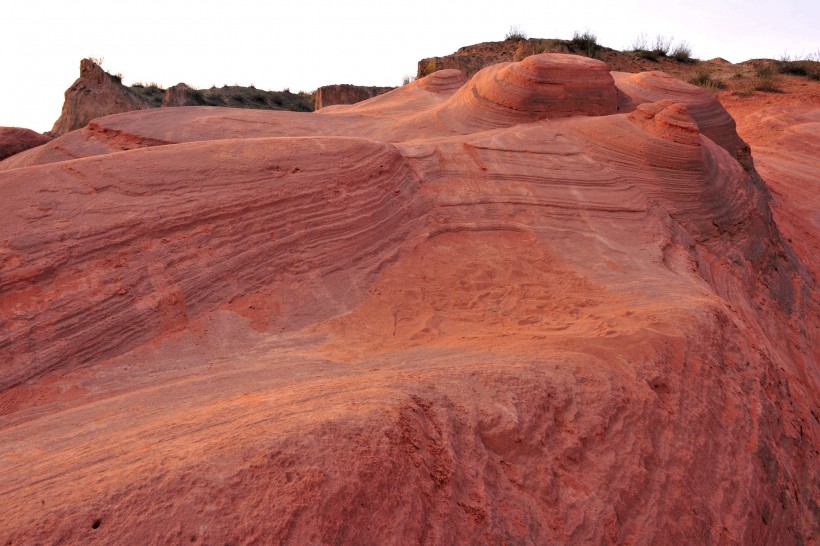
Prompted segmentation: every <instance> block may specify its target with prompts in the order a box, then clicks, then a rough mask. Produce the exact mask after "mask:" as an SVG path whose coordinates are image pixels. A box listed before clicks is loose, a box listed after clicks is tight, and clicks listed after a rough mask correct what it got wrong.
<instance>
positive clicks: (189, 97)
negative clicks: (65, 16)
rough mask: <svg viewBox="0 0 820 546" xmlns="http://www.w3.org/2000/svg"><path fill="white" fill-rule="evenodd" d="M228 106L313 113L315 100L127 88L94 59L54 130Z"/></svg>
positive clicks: (86, 63) (285, 94) (241, 90)
mask: <svg viewBox="0 0 820 546" xmlns="http://www.w3.org/2000/svg"><path fill="white" fill-rule="evenodd" d="M202 105H208V106H227V107H232V108H257V109H269V110H295V111H302V112H309V111H311V110H313V104H312V97H311V96H310V95H306V94H294V93H291V92H290V91H262V90H260V89H256V88H254V87H252V86H251V87H242V86H227V85H226V86H223V87H221V88H217V87H212V88H210V89H204V90H201V89H193V88H191V87H188V86H187V85H185V84H184V83H180V84H178V85H175V86H173V87H171V88H169V89H167V90H164V89H162V88H160V87H159V86H157V85H156V84H149V85H145V84H135V85H133V86H131V87H127V86H125V85H123V84H122V78H121V77H120V76H115V75H112V74H109V73H108V72H106V71H105V70H103V69H102V68H101V67H100V66H99V64H97V63H96V62H95V61H94V60H93V59H83V60H82V61H80V77H79V78H78V79H77V80H76V81H75V82H74V83H73V84H72V85H71V87H69V88H68V89H67V90H66V92H65V102H64V103H63V111H62V114H61V115H60V118H59V119H58V120H57V121H56V123H55V124H54V127H53V129H52V130H51V135H52V136H60V135H63V134H65V133H68V132H70V131H74V130H76V129H80V128H82V127H85V126H86V125H88V123H89V122H90V121H91V120H93V119H96V118H99V117H103V116H107V115H111V114H117V113H120V112H130V111H132V110H145V109H148V108H156V107H169V106H202Z"/></svg>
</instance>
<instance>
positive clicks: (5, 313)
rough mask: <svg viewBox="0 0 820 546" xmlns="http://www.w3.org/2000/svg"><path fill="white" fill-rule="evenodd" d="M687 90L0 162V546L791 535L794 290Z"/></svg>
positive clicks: (647, 87) (251, 123)
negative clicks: (33, 545)
mask: <svg viewBox="0 0 820 546" xmlns="http://www.w3.org/2000/svg"><path fill="white" fill-rule="evenodd" d="M710 97H711V96H710V95H708V94H706V93H705V92H703V91H702V90H700V89H699V88H695V87H693V86H689V85H688V84H684V83H682V82H678V81H676V80H671V79H667V78H666V77H664V76H662V75H658V74H655V73H644V74H636V75H632V74H622V73H610V72H609V70H608V69H607V67H606V65H605V64H603V63H601V62H599V61H594V60H590V59H586V58H582V57H575V56H570V55H562V54H541V55H535V56H530V57H527V58H525V59H524V60H522V61H520V62H513V63H502V64H499V65H494V66H491V67H487V68H485V69H483V70H480V71H478V72H477V73H476V74H474V75H473V76H472V77H470V78H467V77H466V76H465V75H464V74H463V73H461V72H459V71H458V70H441V71H437V72H434V73H433V74H431V75H429V76H427V77H425V78H421V79H419V80H416V81H414V82H412V83H410V84H407V85H405V86H402V87H400V88H397V89H395V90H393V91H390V92H388V93H385V94H382V95H379V96H377V97H374V98H372V99H369V100H367V101H364V102H362V103H359V104H354V105H338V106H333V107H329V108H325V109H323V110H322V111H320V112H315V113H295V112H274V111H262V110H255V111H242V110H235V109H234V110H231V109H226V108H216V107H184V106H183V107H178V108H167V109H153V110H145V111H132V112H127V113H122V114H116V115H112V116H107V117H103V118H100V119H97V120H95V121H94V122H93V123H91V124H90V125H88V126H86V127H85V128H83V129H81V130H78V131H74V132H72V133H69V134H66V135H64V136H62V137H60V138H57V139H55V140H54V141H52V142H50V143H47V144H44V145H43V146H40V147H38V148H36V149H32V150H29V151H26V152H22V153H20V154H17V155H15V156H13V157H11V158H9V159H7V160H5V161H3V162H2V163H0V188H1V189H2V192H3V195H4V197H5V198H4V200H3V201H2V202H0V218H2V220H1V221H0V226H1V227H0V266H1V267H0V271H1V272H2V273H1V274H0V363H2V364H0V365H2V372H3V373H2V374H0V475H2V476H4V479H3V480H0V506H3V507H4V509H3V510H1V511H0V540H3V541H6V542H7V543H11V544H22V543H68V544H74V543H76V544H80V543H82V544H112V543H181V542H187V543H206V544H224V543H236V544H253V543H283V544H325V543H361V544H408V543H420V544H456V543H472V544H478V543H491V544H496V543H497V544H500V543H508V544H556V543H560V544H589V543H596V544H600V543H606V544H626V543H632V544H668V543H672V544H738V545H740V544H743V545H746V544H811V543H813V542H815V541H817V540H818V536H819V535H818V531H819V530H820V524H819V523H818V519H817V515H818V507H817V499H818V498H820V496H819V495H820V485H818V484H820V476H818V472H819V471H820V468H818V465H817V457H818V452H819V451H820V422H818V414H817V409H816V408H817V407H820V394H818V393H820V372H818V368H817V356H818V346H817V342H816V340H817V339H820V332H818V327H819V326H820V325H818V323H817V320H816V317H817V316H818V311H819V310H820V309H818V298H817V287H816V281H815V277H814V274H813V273H812V268H810V267H807V266H806V265H805V264H804V262H803V261H801V259H800V257H799V256H802V255H804V254H803V251H802V250H801V249H799V248H798V251H795V249H793V248H792V246H791V244H790V243H789V241H788V240H787V239H786V238H784V237H783V236H782V235H781V233H780V230H779V229H778V226H777V224H776V222H775V221H774V218H773V216H772V213H771V210H770V208H769V203H770V201H771V195H770V194H769V192H768V190H767V187H766V186H765V185H764V184H763V183H762V181H761V178H760V176H759V175H758V174H757V172H756V170H755V167H754V165H753V163H752V161H751V156H750V154H749V152H748V146H747V145H746V143H745V142H744V141H743V140H742V139H741V138H740V137H739V136H738V134H737V132H736V128H735V121H734V120H733V119H732V117H731V116H729V115H728V113H727V112H726V110H724V109H723V107H722V106H721V105H720V103H719V102H717V101H716V100H713V98H710Z"/></svg>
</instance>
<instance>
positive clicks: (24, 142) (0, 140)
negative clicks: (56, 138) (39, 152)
mask: <svg viewBox="0 0 820 546" xmlns="http://www.w3.org/2000/svg"><path fill="white" fill-rule="evenodd" d="M49 140H51V139H50V138H49V137H47V136H45V135H43V134H40V133H37V132H35V131H32V130H31V129H25V128H23V127H0V161H2V160H4V159H6V158H7V157H10V156H13V155H14V154H19V153H20V152H24V151H26V150H28V149H30V148H34V147H36V146H40V145H42V144H45V143H46V142H48V141H49Z"/></svg>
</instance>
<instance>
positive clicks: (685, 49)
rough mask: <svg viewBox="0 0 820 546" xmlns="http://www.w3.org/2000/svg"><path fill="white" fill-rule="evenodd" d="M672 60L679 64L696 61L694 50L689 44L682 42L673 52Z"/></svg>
mask: <svg viewBox="0 0 820 546" xmlns="http://www.w3.org/2000/svg"><path fill="white" fill-rule="evenodd" d="M672 58H673V59H675V60H676V61H678V62H679V63H691V62H692V61H693V60H694V59H692V48H691V47H690V46H689V44H688V43H687V42H681V43H679V44H678V45H676V46H675V48H674V49H673V50H672Z"/></svg>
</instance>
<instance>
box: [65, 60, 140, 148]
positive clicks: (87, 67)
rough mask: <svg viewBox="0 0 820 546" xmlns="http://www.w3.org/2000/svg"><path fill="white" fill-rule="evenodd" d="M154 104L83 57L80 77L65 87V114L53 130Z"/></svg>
mask: <svg viewBox="0 0 820 546" xmlns="http://www.w3.org/2000/svg"><path fill="white" fill-rule="evenodd" d="M151 107H152V106H151V104H150V103H149V102H148V101H146V100H145V99H143V98H142V97H140V96H139V95H137V94H136V93H134V92H133V91H131V90H130V89H128V88H127V87H126V86H124V85H123V84H122V82H120V81H118V80H117V79H116V78H115V77H113V76H111V75H110V74H108V73H107V72H106V71H105V70H103V69H102V68H100V66H99V65H98V64H97V63H95V62H94V61H93V60H91V59H83V60H82V61H80V77H79V78H78V79H77V81H75V82H74V83H73V84H72V85H71V87H69V88H68V89H66V92H65V102H63V111H62V114H60V117H59V119H58V120H57V121H56V122H54V127H53V128H52V129H51V133H52V134H53V135H54V136H60V135H63V134H65V133H68V132H70V131H73V130H75V129H79V128H81V127H85V126H86V125H87V124H88V122H89V121H91V120H92V119H94V118H98V117H102V116H107V115H109V114H116V113H118V112H130V111H132V110H144V109H146V108H151Z"/></svg>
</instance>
